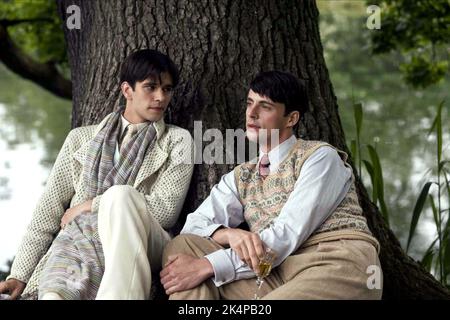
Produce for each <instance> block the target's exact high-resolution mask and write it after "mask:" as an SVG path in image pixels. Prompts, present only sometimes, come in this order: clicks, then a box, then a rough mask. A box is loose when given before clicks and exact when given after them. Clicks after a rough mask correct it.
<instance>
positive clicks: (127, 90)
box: [120, 81, 133, 100]
mask: <svg viewBox="0 0 450 320" xmlns="http://www.w3.org/2000/svg"><path fill="white" fill-rule="evenodd" d="M120 90H121V91H122V94H123V96H124V97H125V99H126V100H133V95H132V93H133V88H132V87H131V86H130V84H129V83H128V82H126V81H124V82H122V84H121V85H120Z"/></svg>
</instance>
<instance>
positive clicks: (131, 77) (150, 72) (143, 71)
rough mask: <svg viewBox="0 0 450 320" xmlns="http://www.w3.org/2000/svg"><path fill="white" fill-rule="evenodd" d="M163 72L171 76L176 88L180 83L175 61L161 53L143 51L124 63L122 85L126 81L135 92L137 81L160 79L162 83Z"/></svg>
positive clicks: (148, 50) (121, 72)
mask: <svg viewBox="0 0 450 320" xmlns="http://www.w3.org/2000/svg"><path fill="white" fill-rule="evenodd" d="M163 72H168V73H169V74H170V76H171V77H172V82H173V86H174V87H175V86H176V85H177V84H178V81H179V74H178V69H177V67H176V65H175V64H174V63H173V61H172V60H171V59H170V58H169V57H168V56H167V55H165V54H163V53H161V52H159V51H156V50H151V49H142V50H139V51H135V52H133V53H132V54H130V55H129V56H128V57H127V58H126V59H125V61H124V62H123V64H122V68H121V70H120V83H123V82H124V81H126V82H128V84H129V85H130V86H131V87H132V88H133V90H134V85H135V84H136V82H137V81H144V80H146V79H148V78H159V81H161V73H163Z"/></svg>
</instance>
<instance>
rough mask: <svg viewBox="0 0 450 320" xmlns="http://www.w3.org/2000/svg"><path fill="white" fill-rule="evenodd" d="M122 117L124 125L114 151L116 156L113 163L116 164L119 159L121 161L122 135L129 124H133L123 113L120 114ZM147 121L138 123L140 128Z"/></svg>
mask: <svg viewBox="0 0 450 320" xmlns="http://www.w3.org/2000/svg"><path fill="white" fill-rule="evenodd" d="M120 119H121V121H122V127H121V128H120V137H121V138H120V139H118V140H117V142H116V150H115V152H114V157H113V164H116V163H117V161H119V158H120V149H119V141H122V138H123V137H122V136H123V135H124V131H125V129H126V128H127V126H128V125H129V124H131V122H130V121H128V120H127V119H125V117H124V116H123V114H121V115H120ZM144 124H145V122H141V123H139V124H138V128H141V125H142V126H144Z"/></svg>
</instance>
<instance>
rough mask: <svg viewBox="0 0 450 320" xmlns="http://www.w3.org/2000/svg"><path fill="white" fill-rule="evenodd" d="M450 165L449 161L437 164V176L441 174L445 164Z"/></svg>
mask: <svg viewBox="0 0 450 320" xmlns="http://www.w3.org/2000/svg"><path fill="white" fill-rule="evenodd" d="M447 163H450V160H444V161H441V162H439V167H438V174H439V172H441V170H442V168H444V166H445V164H447Z"/></svg>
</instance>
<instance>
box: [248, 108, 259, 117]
mask: <svg viewBox="0 0 450 320" xmlns="http://www.w3.org/2000/svg"><path fill="white" fill-rule="evenodd" d="M247 115H248V116H249V117H250V118H252V119H254V118H258V108H257V107H256V105H250V106H248V107H247Z"/></svg>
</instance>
